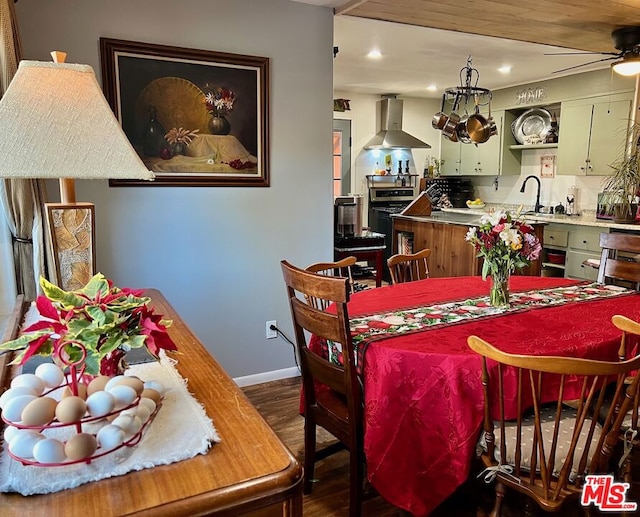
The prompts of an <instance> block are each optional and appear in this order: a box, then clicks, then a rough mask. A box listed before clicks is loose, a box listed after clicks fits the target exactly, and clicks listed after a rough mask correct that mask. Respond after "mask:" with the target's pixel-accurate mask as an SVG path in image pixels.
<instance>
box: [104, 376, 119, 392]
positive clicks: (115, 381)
mask: <svg viewBox="0 0 640 517" xmlns="http://www.w3.org/2000/svg"><path fill="white" fill-rule="evenodd" d="M122 379H124V375H116V376H115V377H111V379H109V380H108V381H107V383H106V384H105V385H104V390H105V391H109V390H110V389H111V388H113V387H114V386H115V385H116V384H118V383H119V382H120V381H121V380H122Z"/></svg>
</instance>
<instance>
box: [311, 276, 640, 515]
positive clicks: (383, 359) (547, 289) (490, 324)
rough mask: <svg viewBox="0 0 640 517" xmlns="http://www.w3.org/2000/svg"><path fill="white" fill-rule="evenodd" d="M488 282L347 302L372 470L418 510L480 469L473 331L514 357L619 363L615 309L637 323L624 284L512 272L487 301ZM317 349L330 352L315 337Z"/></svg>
mask: <svg viewBox="0 0 640 517" xmlns="http://www.w3.org/2000/svg"><path fill="white" fill-rule="evenodd" d="M489 287H490V283H489V280H486V281H484V280H483V279H482V278H481V277H479V276H473V277H451V278H427V279H425V280H419V281H415V282H408V283H403V284H397V285H389V286H384V287H380V288H376V289H370V290H365V291H361V292H357V293H354V294H352V295H351V298H350V301H349V303H348V312H349V318H350V325H351V334H352V337H353V340H354V345H355V347H356V349H357V353H356V357H357V358H358V359H357V361H358V365H357V367H358V371H359V373H360V375H361V379H362V385H363V390H364V404H365V407H364V416H365V426H364V429H365V431H364V433H365V434H364V448H365V455H366V460H367V476H368V479H369V482H370V483H371V485H372V486H373V487H374V488H375V489H376V490H377V491H378V493H379V494H380V495H381V496H382V497H383V498H384V499H385V500H387V501H388V502H390V503H391V504H393V505H395V506H397V507H399V508H402V509H404V510H406V511H408V512H410V513H411V514H412V515H415V516H425V515H429V514H430V513H431V512H432V511H433V510H434V509H435V508H436V507H437V506H438V505H439V504H440V503H442V502H443V501H444V500H445V499H447V498H448V497H449V496H450V495H451V494H453V493H454V492H455V491H456V489H457V488H458V487H459V486H460V485H462V484H463V483H464V482H465V481H466V480H467V479H468V478H469V476H470V475H471V474H472V473H471V467H472V464H473V459H474V454H475V451H476V446H477V443H478V438H479V435H480V431H481V427H482V421H483V405H484V396H483V390H482V384H481V378H480V375H481V358H480V356H479V355H477V354H476V353H475V352H473V351H472V350H471V349H470V348H469V347H468V345H467V338H468V336H470V335H477V336H479V337H481V338H482V339H484V340H486V341H488V342H490V343H491V344H493V345H494V346H496V347H498V348H500V349H502V350H504V351H507V352H510V353H516V354H532V355H552V356H570V357H584V358H591V359H598V360H616V359H617V357H618V347H619V343H620V331H619V330H617V329H616V328H615V327H614V325H613V324H612V323H611V317H612V316H613V315H615V314H622V315H624V316H627V317H629V318H631V319H634V320H639V319H640V294H638V293H637V292H636V291H632V290H629V289H624V288H618V287H617V286H604V285H601V284H596V283H591V282H585V281H578V280H572V279H565V278H554V277H534V276H521V275H513V276H511V279H510V293H511V298H510V301H511V304H510V307H509V308H507V309H505V308H503V309H498V308H494V307H492V306H491V305H490V304H489V303H488V302H489V297H488V294H489ZM309 346H310V347H311V348H312V349H315V350H316V351H317V352H318V353H327V344H326V343H324V342H322V341H321V340H320V339H318V338H317V337H316V336H312V337H311V341H310V343H309ZM330 356H331V357H335V356H336V354H330ZM338 356H339V354H338ZM556 393H557V392H556Z"/></svg>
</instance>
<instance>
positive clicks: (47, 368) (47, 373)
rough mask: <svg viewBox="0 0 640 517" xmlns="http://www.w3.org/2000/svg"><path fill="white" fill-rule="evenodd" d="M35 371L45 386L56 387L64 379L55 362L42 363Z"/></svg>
mask: <svg viewBox="0 0 640 517" xmlns="http://www.w3.org/2000/svg"><path fill="white" fill-rule="evenodd" d="M35 373H36V375H37V376H38V377H40V378H41V379H42V381H43V382H44V384H45V386H46V387H47V388H57V387H58V386H60V384H62V381H63V380H64V373H63V372H62V370H61V369H60V367H59V366H58V365H57V364H53V363H42V364H41V365H39V366H38V367H37V368H36V372H35Z"/></svg>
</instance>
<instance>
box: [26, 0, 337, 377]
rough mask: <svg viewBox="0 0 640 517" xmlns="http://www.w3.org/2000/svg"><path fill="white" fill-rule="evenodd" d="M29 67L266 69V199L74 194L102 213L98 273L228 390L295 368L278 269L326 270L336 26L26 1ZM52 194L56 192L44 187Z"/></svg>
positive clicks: (294, 8)
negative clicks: (168, 322) (240, 380)
mask: <svg viewBox="0 0 640 517" xmlns="http://www.w3.org/2000/svg"><path fill="white" fill-rule="evenodd" d="M16 7H17V12H18V21H19V24H20V31H21V35H22V40H23V46H24V56H23V57H24V58H25V59H31V60H41V61H49V60H50V57H49V52H50V51H51V50H64V51H66V52H67V53H68V57H67V62H69V63H85V64H89V65H91V66H93V68H94V70H95V71H96V74H97V75H98V77H100V57H99V50H98V38H100V37H108V38H118V39H125V40H132V41H141V42H149V43H159V44H164V45H173V46H180V47H188V48H196V49H205V50H216V51H223V52H232V53H237V54H248V55H257V56H266V57H269V58H271V70H270V71H271V96H270V100H271V112H270V121H271V126H270V135H271V146H270V149H271V160H270V161H271V187H270V188H249V187H245V188H236V187H231V188H230V187H224V188H221V187H217V188H216V187H209V188H196V187H189V188H185V187H183V188H172V187H138V188H110V187H109V185H108V183H107V182H102V181H78V182H76V193H77V199H78V201H90V202H93V203H95V205H96V231H97V263H98V270H99V271H101V272H103V273H104V274H105V275H106V276H108V277H110V278H112V279H113V280H114V281H115V283H116V284H117V285H120V286H128V287H153V288H158V289H160V290H161V291H162V292H163V293H164V295H165V296H166V297H167V299H168V300H169V301H170V303H171V304H172V305H173V306H174V308H175V309H176V310H177V311H178V312H179V313H180V314H181V316H182V317H183V318H184V319H185V321H186V322H187V324H188V325H189V326H190V327H191V329H192V330H193V331H194V332H195V333H196V335H197V336H198V337H199V338H200V340H201V341H202V342H203V343H204V344H205V345H206V346H207V348H208V349H209V351H210V352H211V353H212V354H213V355H214V356H215V357H216V358H217V359H218V361H220V362H221V364H222V366H223V367H224V368H225V369H226V370H227V372H228V373H229V374H230V375H231V376H233V377H237V376H245V375H251V374H256V373H260V372H268V371H273V370H280V369H286V368H291V367H293V366H294V364H295V363H294V360H293V353H292V347H291V346H290V345H289V344H287V343H286V342H285V341H283V340H281V339H276V340H269V341H267V340H266V339H265V322H266V321H267V320H278V323H279V326H281V327H282V328H284V329H285V330H286V331H287V333H288V334H289V335H291V331H290V329H291V324H290V315H289V309H288V305H287V302H286V296H285V290H284V285H283V281H282V275H281V273H280V265H279V262H280V260H281V259H283V258H286V259H287V260H289V261H291V262H292V263H294V264H298V265H302V266H306V265H307V264H309V263H311V262H314V261H316V260H329V259H331V257H332V238H333V237H332V235H333V230H332V224H333V223H332V217H333V211H332V210H333V209H332V190H331V189H332V180H331V177H332V172H331V171H332V142H331V135H332V106H333V104H332V52H331V49H332V46H333V20H332V12H331V10H330V9H327V8H320V7H313V6H309V5H306V4H301V3H294V2H289V1H287V0H259V1H258V0H233V1H228V0H224V1H222V0H183V1H181V2H176V1H168V0H135V1H132V0H93V1H90V2H88V1H84V0H23V1H21V2H19V3H18V4H16ZM52 192H55V185H52Z"/></svg>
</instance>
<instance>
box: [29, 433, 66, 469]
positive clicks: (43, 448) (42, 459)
mask: <svg viewBox="0 0 640 517" xmlns="http://www.w3.org/2000/svg"><path fill="white" fill-rule="evenodd" d="M33 457H34V458H35V460H36V461H37V462H38V463H62V462H63V461H64V460H66V459H67V456H66V454H65V453H64V444H63V443H62V442H61V441H59V440H55V439H53V438H45V439H44V440H40V441H39V442H37V443H36V444H35V445H34V446H33Z"/></svg>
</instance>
